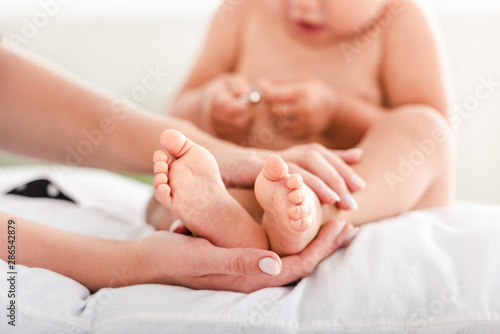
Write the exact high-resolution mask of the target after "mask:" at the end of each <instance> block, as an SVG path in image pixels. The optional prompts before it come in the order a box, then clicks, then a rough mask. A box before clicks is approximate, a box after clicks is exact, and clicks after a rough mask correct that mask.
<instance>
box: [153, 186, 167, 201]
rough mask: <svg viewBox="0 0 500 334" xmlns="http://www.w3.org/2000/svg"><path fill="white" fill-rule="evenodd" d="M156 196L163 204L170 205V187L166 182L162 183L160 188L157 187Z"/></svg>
mask: <svg viewBox="0 0 500 334" xmlns="http://www.w3.org/2000/svg"><path fill="white" fill-rule="evenodd" d="M155 197H156V199H157V200H158V201H159V202H160V203H161V204H163V205H169V204H170V187H169V186H168V185H167V184H165V183H162V184H160V185H159V186H158V188H156V192H155Z"/></svg>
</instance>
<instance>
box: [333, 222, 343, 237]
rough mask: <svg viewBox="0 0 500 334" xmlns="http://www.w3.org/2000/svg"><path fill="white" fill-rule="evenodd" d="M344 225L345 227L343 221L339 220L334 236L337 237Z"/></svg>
mask: <svg viewBox="0 0 500 334" xmlns="http://www.w3.org/2000/svg"><path fill="white" fill-rule="evenodd" d="M344 227H345V221H341V222H340V224H339V229H338V230H337V232H336V233H335V237H337V236H338V235H339V234H340V233H342V231H343V230H344Z"/></svg>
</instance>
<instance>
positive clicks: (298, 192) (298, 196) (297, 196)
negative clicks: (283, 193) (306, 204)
mask: <svg viewBox="0 0 500 334" xmlns="http://www.w3.org/2000/svg"><path fill="white" fill-rule="evenodd" d="M288 199H289V200H290V202H292V203H293V204H299V203H302V201H303V200H304V193H303V191H302V189H295V190H292V191H290V193H289V194H288Z"/></svg>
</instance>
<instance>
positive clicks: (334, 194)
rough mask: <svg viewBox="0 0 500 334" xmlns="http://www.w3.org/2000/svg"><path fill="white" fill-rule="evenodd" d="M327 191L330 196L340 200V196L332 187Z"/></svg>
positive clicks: (337, 200) (336, 200)
mask: <svg viewBox="0 0 500 334" xmlns="http://www.w3.org/2000/svg"><path fill="white" fill-rule="evenodd" d="M326 193H327V194H328V197H330V198H331V199H333V200H334V201H335V202H340V196H339V195H338V194H337V193H336V192H335V191H333V190H332V189H330V188H328V189H326Z"/></svg>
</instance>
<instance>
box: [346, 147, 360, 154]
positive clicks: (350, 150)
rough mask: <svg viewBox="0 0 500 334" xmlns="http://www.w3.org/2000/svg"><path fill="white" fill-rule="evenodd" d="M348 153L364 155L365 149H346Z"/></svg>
mask: <svg viewBox="0 0 500 334" xmlns="http://www.w3.org/2000/svg"><path fill="white" fill-rule="evenodd" d="M345 153H346V154H352V155H362V154H363V150H362V149H360V148H350V149H348V150H346V151H345Z"/></svg>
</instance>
